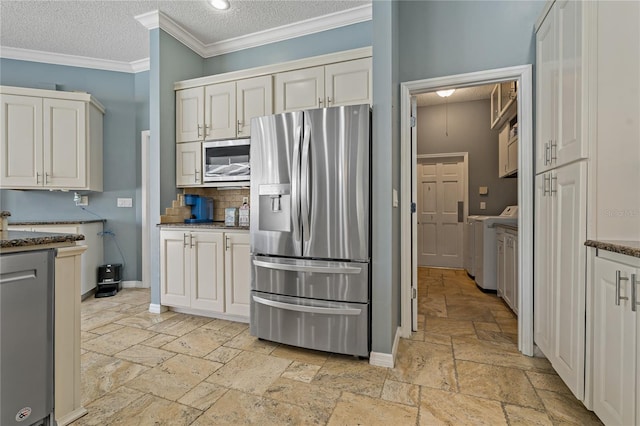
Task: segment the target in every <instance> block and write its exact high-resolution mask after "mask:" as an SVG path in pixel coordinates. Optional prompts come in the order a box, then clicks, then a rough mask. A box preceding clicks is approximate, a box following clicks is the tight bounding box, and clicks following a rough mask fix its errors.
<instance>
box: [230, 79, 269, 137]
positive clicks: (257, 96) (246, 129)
mask: <svg viewBox="0 0 640 426" xmlns="http://www.w3.org/2000/svg"><path fill="white" fill-rule="evenodd" d="M236 97H237V107H238V116H237V118H238V129H237V130H238V132H237V133H238V137H239V138H244V137H249V136H251V119H252V118H253V117H262V116H263V115H269V114H272V113H273V84H272V81H271V76H270V75H265V76H262V77H256V78H248V79H245V80H238V81H237V82H236Z"/></svg>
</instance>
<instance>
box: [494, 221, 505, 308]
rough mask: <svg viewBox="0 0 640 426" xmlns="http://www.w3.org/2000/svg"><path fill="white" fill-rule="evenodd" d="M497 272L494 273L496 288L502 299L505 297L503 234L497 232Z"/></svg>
mask: <svg viewBox="0 0 640 426" xmlns="http://www.w3.org/2000/svg"><path fill="white" fill-rule="evenodd" d="M496 238H497V240H496V242H497V252H498V253H497V268H498V269H497V271H496V280H497V287H498V296H499V297H502V298H503V299H504V297H505V289H504V278H505V276H504V269H505V268H504V233H503V232H502V231H498V234H497V237H496Z"/></svg>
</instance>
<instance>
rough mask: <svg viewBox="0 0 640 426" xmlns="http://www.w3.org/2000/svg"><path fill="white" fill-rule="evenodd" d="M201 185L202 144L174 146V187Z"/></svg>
mask: <svg viewBox="0 0 640 426" xmlns="http://www.w3.org/2000/svg"><path fill="white" fill-rule="evenodd" d="M201 184H202V142H187V143H180V144H177V145H176V186H177V187H178V188H182V187H187V186H199V185H201Z"/></svg>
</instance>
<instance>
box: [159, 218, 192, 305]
mask: <svg viewBox="0 0 640 426" xmlns="http://www.w3.org/2000/svg"><path fill="white" fill-rule="evenodd" d="M190 252H191V249H190V248H189V233H188V232H184V231H168V230H161V231H160V303H162V304H163V305H169V306H177V307H183V308H188V307H189V306H191V285H190V282H189V276H190V274H189V268H190V267H191V262H190Z"/></svg>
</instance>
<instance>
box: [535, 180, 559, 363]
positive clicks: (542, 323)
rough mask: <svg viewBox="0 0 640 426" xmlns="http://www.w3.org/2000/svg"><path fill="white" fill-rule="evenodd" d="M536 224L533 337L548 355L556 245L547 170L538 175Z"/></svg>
mask: <svg viewBox="0 0 640 426" xmlns="http://www.w3.org/2000/svg"><path fill="white" fill-rule="evenodd" d="M535 224H536V226H535V230H534V231H535V234H534V240H533V243H534V275H533V300H534V305H535V309H534V312H533V333H534V334H533V336H534V341H535V343H536V345H538V347H539V348H540V350H541V351H542V352H543V353H544V354H545V356H547V358H549V356H551V353H552V351H551V344H552V337H551V323H552V318H551V315H552V312H553V298H552V285H551V276H552V274H551V266H552V263H551V260H552V259H553V256H554V255H555V247H553V246H552V245H551V235H552V230H553V226H554V217H553V215H552V211H551V197H550V196H549V174H548V173H545V174H540V175H537V176H536V186H535Z"/></svg>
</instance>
